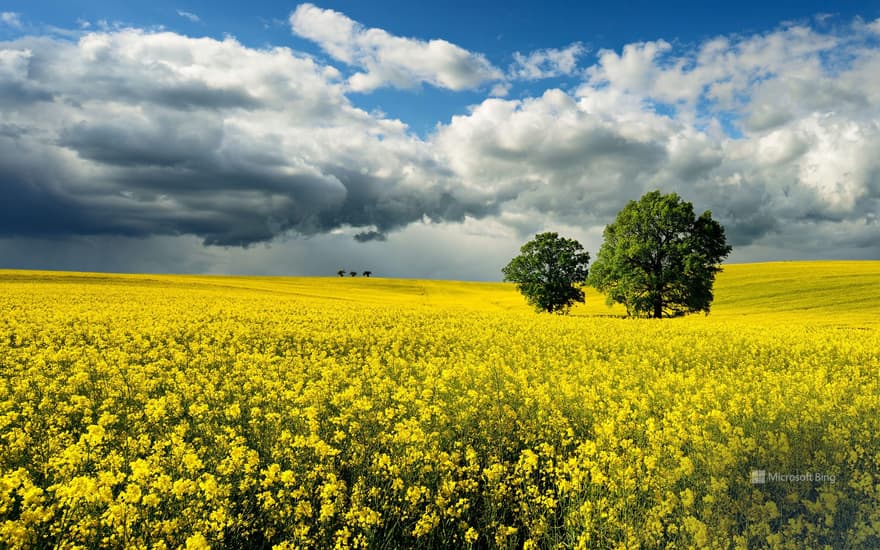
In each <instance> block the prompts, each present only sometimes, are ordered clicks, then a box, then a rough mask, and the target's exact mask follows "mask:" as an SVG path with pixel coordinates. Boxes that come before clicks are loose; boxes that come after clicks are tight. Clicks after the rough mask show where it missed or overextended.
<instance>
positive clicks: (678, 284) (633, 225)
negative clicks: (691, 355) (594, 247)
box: [590, 191, 731, 319]
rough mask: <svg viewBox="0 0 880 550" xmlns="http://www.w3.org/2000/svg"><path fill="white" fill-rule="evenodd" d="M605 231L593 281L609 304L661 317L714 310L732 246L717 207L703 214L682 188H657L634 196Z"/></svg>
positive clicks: (649, 315)
mask: <svg viewBox="0 0 880 550" xmlns="http://www.w3.org/2000/svg"><path fill="white" fill-rule="evenodd" d="M603 235H604V237H605V241H604V242H603V243H602V247H601V248H600V249H599V254H598V257H597V258H596V261H595V262H594V263H593V269H592V271H591V272H590V284H591V285H592V286H594V287H595V288H596V289H597V290H599V291H601V292H604V293H605V294H606V296H607V297H608V303H609V305H610V304H611V303H613V302H617V303H620V304H623V305H625V306H626V311H627V313H628V314H629V315H632V316H638V317H654V318H656V319H659V318H661V317H664V316H677V315H683V314H686V313H695V312H698V311H703V312H706V313H709V307H710V305H711V304H712V298H713V295H712V285H713V283H714V282H715V274H716V273H718V272H719V271H721V267H720V263H721V262H722V261H723V260H724V258H726V257H727V255H728V254H730V250H731V248H730V246H729V245H728V244H727V241H726V239H725V236H724V227H722V226H721V224H719V223H718V222H716V221H715V220H713V219H712V213H711V212H709V211H708V210H707V211H705V212H703V213H702V214H701V215H700V216H699V217H697V216H696V215H694V207H693V205H692V204H691V203H689V202H685V201H682V200H681V198H680V197H679V196H678V195H677V194H675V193H670V194H668V195H662V194H661V193H660V191H651V192H650V193H647V194H645V195H644V196H643V197H642V198H641V199H639V200H638V202H637V201H630V202H629V203H628V204H627V205H626V206H625V207H624V208H623V210H621V211H620V213H619V214H618V215H617V219H616V220H614V223H612V224H609V225H608V226H606V227H605V232H604V233H603Z"/></svg>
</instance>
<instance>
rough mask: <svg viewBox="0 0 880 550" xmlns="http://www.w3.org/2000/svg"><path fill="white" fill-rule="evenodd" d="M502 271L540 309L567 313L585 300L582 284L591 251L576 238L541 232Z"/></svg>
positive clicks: (584, 280)
mask: <svg viewBox="0 0 880 550" xmlns="http://www.w3.org/2000/svg"><path fill="white" fill-rule="evenodd" d="M520 252H521V254H520V255H519V256H517V257H516V258H513V259H512V260H510V263H508V264H507V266H506V267H504V269H502V272H503V273H504V280H505V281H511V282H514V283H516V286H517V288H518V289H519V291H520V292H521V293H522V294H523V295H524V296H525V298H526V301H527V302H528V303H529V304H530V305H531V306H532V307H534V308H535V309H536V310H538V311H547V312H551V313H554V312H556V313H566V312H568V310H569V308H570V307H571V306H572V304H574V303H575V302H583V301H584V292H583V290H581V288H580V285H581V284H583V283H585V282H586V279H587V274H588V271H587V265H588V264H589V261H590V254H589V253H588V252H585V251H584V247H583V246H581V244H580V243H579V242H577V241H576V240H574V239H566V238H563V237H560V236H559V235H558V234H557V233H540V234H538V235H535V238H534V239H532V240H531V241H529V242H527V243H526V244H524V245H523V246H522V248H520Z"/></svg>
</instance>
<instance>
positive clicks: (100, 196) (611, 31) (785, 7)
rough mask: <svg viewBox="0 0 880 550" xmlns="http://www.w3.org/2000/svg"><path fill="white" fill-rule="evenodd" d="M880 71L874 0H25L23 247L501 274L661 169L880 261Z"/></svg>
mask: <svg viewBox="0 0 880 550" xmlns="http://www.w3.org/2000/svg"><path fill="white" fill-rule="evenodd" d="M878 75H880V4H878V3H876V2H844V3H841V2H762V3H757V2H739V3H715V2H648V1H631V2H626V1H619V2H607V3H581V2H541V3H536V2H446V3H414V2H403V1H397V0H394V1H385V2H316V3H314V4H309V3H299V4H298V3H280V2H270V1H252V2H247V3H240V2H236V3H229V4H220V3H216V2H207V1H195V0H189V1H185V2H177V1H166V0H157V1H154V2H149V3H147V2H128V3H126V2H106V1H79V2H76V1H73V2H65V3H58V2H49V1H45V0H27V1H24V0H7V1H6V2H4V4H3V6H2V8H0V190H2V193H3V195H4V196H3V197H2V198H3V199H4V200H3V201H0V202H2V206H0V218H2V221H0V258H2V259H3V260H2V261H4V262H5V266H7V267H34V268H55V269H92V270H115V271H192V272H252V273H278V274H305V275H317V274H324V273H334V272H335V271H336V269H338V268H340V267H350V268H353V269H357V270H362V269H366V268H369V267H373V268H374V269H373V270H374V271H377V270H376V269H375V266H376V265H382V266H384V267H383V269H384V274H388V275H395V276H414V277H442V278H464V279H488V280H493V279H498V277H499V269H500V267H501V266H502V265H504V263H506V261H507V259H509V257H510V256H511V255H512V254H513V253H515V251H516V249H517V248H518V246H519V245H520V244H521V243H522V242H523V240H525V239H526V238H528V236H529V235H531V234H534V232H537V231H541V230H557V231H560V232H563V233H566V234H568V235H571V236H574V237H576V238H578V239H579V240H581V241H582V242H583V243H584V244H585V246H586V247H587V249H588V250H591V251H592V252H593V253H594V254H595V252H596V250H597V249H598V246H599V245H600V244H601V231H602V228H603V227H604V225H605V224H607V223H608V222H610V221H611V220H612V219H613V216H614V214H615V213H616V212H617V211H618V210H619V209H620V208H621V207H622V206H623V205H624V204H625V203H626V201H627V200H630V199H634V198H638V196H639V195H640V194H641V193H644V192H646V191H648V190H651V189H661V190H664V191H675V192H678V193H679V194H680V195H682V196H683V197H684V198H685V199H687V200H690V201H692V202H693V203H694V204H695V207H696V208H697V209H711V210H712V212H713V214H714V215H715V217H716V218H717V219H719V220H720V221H721V222H722V223H723V224H724V225H725V227H726V228H727V232H728V236H729V238H730V240H731V241H732V243H733V245H734V253H733V255H732V257H731V259H732V260H733V261H755V260H768V259H800V258H824V257H841V258H878V257H880V247H878V244H877V243H878V242H880V222H878V214H880V159H878V158H877V155H876V150H877V149H878V147H880V92H878V91H877V90H880V76H878ZM366 264H371V265H366ZM0 267H3V266H2V265H0ZM383 269H380V270H378V271H377V273H380V274H381V273H383Z"/></svg>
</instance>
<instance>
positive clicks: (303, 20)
mask: <svg viewBox="0 0 880 550" xmlns="http://www.w3.org/2000/svg"><path fill="white" fill-rule="evenodd" d="M290 25H291V29H292V30H293V32H294V33H296V34H297V35H299V36H302V37H303V38H307V39H309V40H311V41H314V42H315V43H317V44H318V45H319V46H320V47H321V48H322V49H323V50H324V51H325V52H327V54H329V55H330V56H331V57H333V58H334V59H337V60H339V61H342V62H344V63H346V64H349V65H352V66H355V67H357V68H359V69H361V72H358V73H356V74H354V75H353V76H352V77H351V78H350V79H349V86H350V87H351V89H352V90H354V91H358V92H369V91H371V90H375V89H376V88H380V87H383V86H393V87H396V88H413V87H416V86H418V85H419V84H421V83H426V84H430V85H432V86H437V87H440V88H447V89H450V90H456V91H458V90H466V89H475V88H478V87H480V86H481V85H483V84H486V83H489V82H492V81H496V80H500V79H502V78H503V74H502V73H501V71H499V70H498V69H497V68H495V67H494V66H493V65H492V64H491V63H490V62H489V61H488V60H487V59H486V57H485V56H483V55H482V54H479V53H473V52H470V51H468V50H465V49H464V48H461V47H460V46H457V45H455V44H452V43H451V42H447V41H446V40H442V39H434V40H420V39H415V38H403V37H399V36H394V35H392V34H390V33H388V32H386V31H384V30H382V29H375V28H365V27H364V26H362V25H361V24H360V23H358V22H356V21H353V20H352V19H350V18H349V17H347V16H346V15H344V14H342V13H339V12H337V11H334V10H329V9H322V8H319V7H317V6H314V5H312V4H301V5H300V6H298V7H297V8H296V10H294V11H293V13H291V14H290Z"/></svg>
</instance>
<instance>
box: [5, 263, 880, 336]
mask: <svg viewBox="0 0 880 550" xmlns="http://www.w3.org/2000/svg"><path fill="white" fill-rule="evenodd" d="M44 283H45V284H55V285H69V284H110V285H112V286H113V287H119V286H145V285H146V286H155V285H160V286H172V287H176V288H191V289H193V290H200V291H214V290H224V289H225V290H230V289H236V290H239V291H245V292H247V291H251V292H259V293H272V294H277V295H278V297H279V299H289V298H293V299H297V300H306V301H314V300H328V299H329V300H334V301H336V300H342V301H349V302H352V303H353V304H354V303H364V304H374V305H375V304H389V305H391V304H393V305H398V306H401V305H411V306H414V307H424V306H431V307H440V308H453V309H458V308H465V309H479V310H490V311H491V310H496V311H497V310H506V311H523V312H525V311H529V308H528V306H527V305H526V304H525V301H524V300H523V298H522V297H521V296H520V295H519V293H518V292H517V291H516V289H515V287H514V286H513V285H512V284H510V283H480V282H460V281H431V280H417V279H386V278H379V277H376V278H369V279H367V278H363V277H357V278H350V277H343V278H339V277H247V276H205V275H121V274H98V273H70V272H47V271H11V270H0V284H44ZM572 314H573V315H574V316H609V315H611V316H621V315H622V314H623V308H621V307H619V306H615V307H613V308H608V307H607V306H606V305H605V300H604V297H603V296H602V295H600V294H598V293H597V292H596V291H594V290H592V289H587V303H586V304H584V305H579V306H578V307H576V308H575V309H574V310H573V312H572ZM711 317H720V318H731V317H756V318H762V319H767V320H772V319H778V320H783V319H786V318H788V319H792V320H794V319H795V318H796V319H797V320H798V321H799V322H803V321H805V320H810V321H814V322H816V323H818V324H832V325H853V324H859V325H863V324H869V325H877V324H878V323H880V321H878V318H880V261H798V262H772V263H754V264H730V265H725V266H724V271H723V272H722V273H721V274H719V276H718V279H717V281H716V284H715V302H714V303H713V306H712V315H711Z"/></svg>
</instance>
